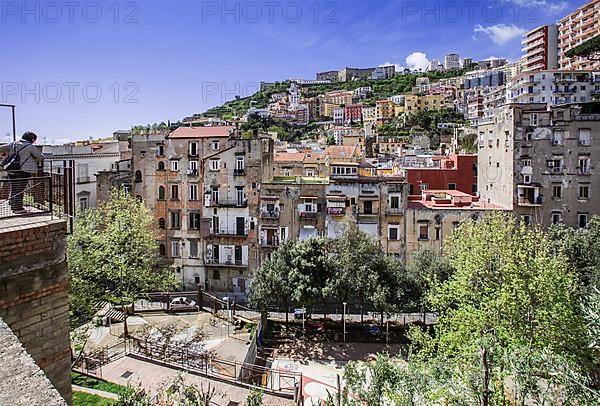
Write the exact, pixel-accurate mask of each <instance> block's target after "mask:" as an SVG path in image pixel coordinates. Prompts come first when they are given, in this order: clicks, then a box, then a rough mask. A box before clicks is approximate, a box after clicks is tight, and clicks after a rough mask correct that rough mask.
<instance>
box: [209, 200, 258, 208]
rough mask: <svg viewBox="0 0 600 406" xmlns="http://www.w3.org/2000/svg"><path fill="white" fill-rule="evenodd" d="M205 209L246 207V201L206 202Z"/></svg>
mask: <svg viewBox="0 0 600 406" xmlns="http://www.w3.org/2000/svg"><path fill="white" fill-rule="evenodd" d="M205 207H242V208H243V207H248V200H247V199H244V200H243V201H238V200H223V199H219V200H212V199H211V200H209V201H207V202H206V204H205Z"/></svg>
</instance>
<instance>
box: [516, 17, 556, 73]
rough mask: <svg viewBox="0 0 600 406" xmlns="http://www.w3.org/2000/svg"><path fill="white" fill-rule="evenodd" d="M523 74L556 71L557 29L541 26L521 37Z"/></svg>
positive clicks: (553, 25) (551, 25) (550, 25)
mask: <svg viewBox="0 0 600 406" xmlns="http://www.w3.org/2000/svg"><path fill="white" fill-rule="evenodd" d="M521 43H522V44H523V49H521V51H523V57H522V61H523V63H522V65H523V72H532V71H537V70H548V69H558V27H557V26H556V24H549V25H542V26H540V27H537V28H534V29H533V30H531V31H529V32H528V33H526V34H524V35H523V39H522V41H521Z"/></svg>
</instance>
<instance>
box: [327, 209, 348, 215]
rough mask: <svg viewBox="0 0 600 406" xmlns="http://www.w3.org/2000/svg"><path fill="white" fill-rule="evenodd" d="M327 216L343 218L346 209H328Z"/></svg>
mask: <svg viewBox="0 0 600 406" xmlns="http://www.w3.org/2000/svg"><path fill="white" fill-rule="evenodd" d="M327 214H330V215H332V216H343V215H344V214H346V208H345V207H328V208H327Z"/></svg>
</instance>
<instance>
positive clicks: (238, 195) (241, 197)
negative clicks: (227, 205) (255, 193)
mask: <svg viewBox="0 0 600 406" xmlns="http://www.w3.org/2000/svg"><path fill="white" fill-rule="evenodd" d="M245 201H246V194H245V193H244V188H243V187H238V188H236V189H235V203H236V204H237V205H238V206H243V205H244V203H245Z"/></svg>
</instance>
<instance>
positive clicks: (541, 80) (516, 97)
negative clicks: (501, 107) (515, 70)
mask: <svg viewBox="0 0 600 406" xmlns="http://www.w3.org/2000/svg"><path fill="white" fill-rule="evenodd" d="M593 80H594V78H593V75H592V72H586V71H566V70H545V71H536V72H523V73H521V74H519V75H517V76H516V77H514V78H513V80H512V81H510V82H509V84H508V86H507V92H506V97H507V102H508V103H548V104H550V105H558V104H566V103H585V102H589V101H591V100H592V93H593V88H594V82H593Z"/></svg>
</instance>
